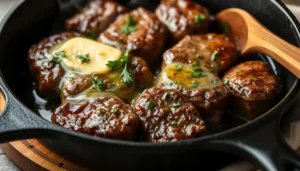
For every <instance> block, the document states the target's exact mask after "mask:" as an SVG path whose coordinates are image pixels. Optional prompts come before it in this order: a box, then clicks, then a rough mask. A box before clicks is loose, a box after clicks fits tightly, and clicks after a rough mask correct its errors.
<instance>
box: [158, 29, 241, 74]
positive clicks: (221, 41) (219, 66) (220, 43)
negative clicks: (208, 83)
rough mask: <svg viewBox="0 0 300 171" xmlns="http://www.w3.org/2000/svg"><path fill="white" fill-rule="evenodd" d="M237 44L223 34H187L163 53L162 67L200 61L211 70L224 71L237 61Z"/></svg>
mask: <svg viewBox="0 0 300 171" xmlns="http://www.w3.org/2000/svg"><path fill="white" fill-rule="evenodd" d="M238 55H239V53H238V51H237V48H236V46H235V44H234V43H233V42H232V41H231V40H230V39H229V38H228V37H227V36H226V35H223V34H214V33H211V34H206V35H194V36H186V37H185V38H184V39H182V40H181V41H180V42H179V43H178V44H177V45H175V46H174V47H173V48H171V49H169V50H168V51H166V52H165V53H164V55H163V64H162V68H164V66H165V65H167V64H170V63H172V62H181V63H185V64H192V63H193V62H195V61H198V62H199V63H200V64H201V65H203V66H205V67H206V68H208V69H210V70H211V72H218V73H220V72H222V71H224V70H226V69H228V68H229V67H230V66H231V65H232V64H234V63H235V62H236V59H237V57H238Z"/></svg>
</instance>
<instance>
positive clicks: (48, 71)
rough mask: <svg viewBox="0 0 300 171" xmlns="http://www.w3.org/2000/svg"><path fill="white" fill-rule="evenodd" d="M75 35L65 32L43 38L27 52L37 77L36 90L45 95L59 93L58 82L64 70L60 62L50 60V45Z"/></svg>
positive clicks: (52, 45)
mask: <svg viewBox="0 0 300 171" xmlns="http://www.w3.org/2000/svg"><path fill="white" fill-rule="evenodd" d="M73 37H75V35H74V34H73V33H71V32H65V33H61V34H57V35H54V36H50V37H48V38H45V39H43V40H42V41H40V42H39V43H38V44H36V45H33V46H32V47H31V48H30V49H29V52H28V63H29V66H30V69H31V71H32V73H33V75H34V76H35V77H36V79H37V84H38V91H39V93H41V94H42V95H43V96H45V97H51V96H57V95H59V89H58V86H59V83H60V81H61V78H62V77H63V75H64V73H65V71H64V69H63V68H62V67H61V65H60V64H56V63H54V62H52V61H50V58H51V53H50V52H49V51H50V49H51V48H52V47H54V46H55V45H58V44H59V43H62V42H64V41H66V40H68V39H70V38H73Z"/></svg>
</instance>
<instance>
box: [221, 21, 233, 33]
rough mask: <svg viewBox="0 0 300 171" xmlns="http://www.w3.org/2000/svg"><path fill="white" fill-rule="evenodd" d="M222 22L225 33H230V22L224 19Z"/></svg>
mask: <svg viewBox="0 0 300 171" xmlns="http://www.w3.org/2000/svg"><path fill="white" fill-rule="evenodd" d="M222 24H223V29H224V33H225V34H228V33H229V32H230V30H231V29H230V26H229V24H228V23H227V22H226V21H223V22H222Z"/></svg>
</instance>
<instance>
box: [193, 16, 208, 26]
mask: <svg viewBox="0 0 300 171" xmlns="http://www.w3.org/2000/svg"><path fill="white" fill-rule="evenodd" d="M205 19H206V16H205V15H204V14H198V15H196V16H195V23H196V25H197V26H198V27H200V26H201V25H202V24H203V22H204V21H205Z"/></svg>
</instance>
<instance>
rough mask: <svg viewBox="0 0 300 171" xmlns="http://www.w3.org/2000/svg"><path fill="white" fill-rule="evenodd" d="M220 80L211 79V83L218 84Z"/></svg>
mask: <svg viewBox="0 0 300 171" xmlns="http://www.w3.org/2000/svg"><path fill="white" fill-rule="evenodd" d="M218 82H219V81H218V80H211V83H213V84H217V83H218Z"/></svg>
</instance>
